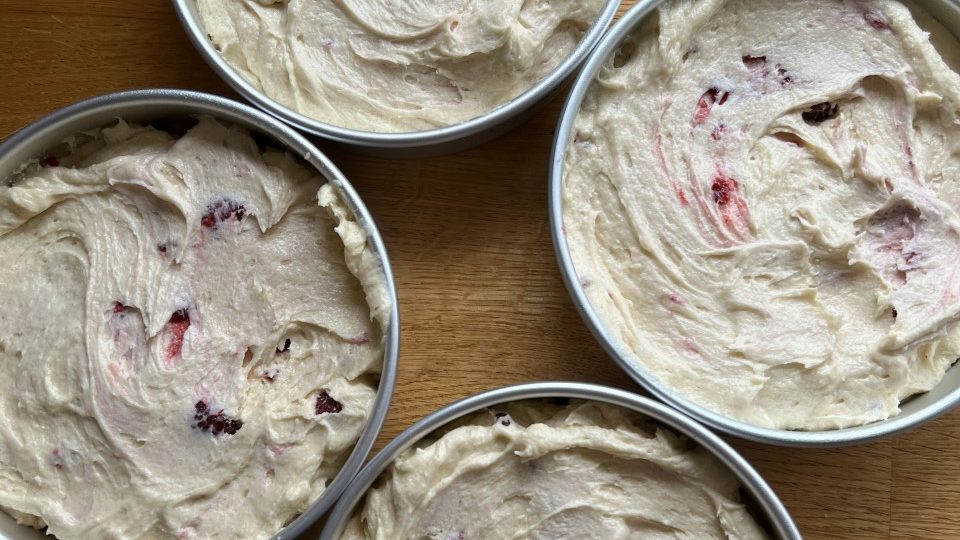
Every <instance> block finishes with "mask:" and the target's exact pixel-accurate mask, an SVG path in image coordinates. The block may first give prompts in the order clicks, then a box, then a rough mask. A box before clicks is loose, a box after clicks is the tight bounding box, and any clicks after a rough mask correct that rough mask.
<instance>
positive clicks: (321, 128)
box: [173, 0, 620, 157]
mask: <svg viewBox="0 0 960 540" xmlns="http://www.w3.org/2000/svg"><path fill="white" fill-rule="evenodd" d="M173 5H174V8H175V9H176V11H177V15H178V16H179V18H180V22H181V23H182V24H183V27H184V29H185V30H186V32H187V35H188V36H189V37H190V41H192V42H193V44H194V46H195V47H196V48H197V50H198V51H200V55H201V56H203V58H204V60H206V62H207V64H209V65H210V67H212V68H213V70H214V71H216V72H217V75H219V76H220V77H221V78H222V79H223V80H224V81H226V82H227V84H229V85H230V86H232V87H233V89H234V90H236V91H237V92H238V93H240V95H242V96H243V97H244V98H246V99H247V100H249V101H250V102H251V103H253V104H255V105H256V106H258V107H260V108H261V109H263V110H265V111H267V112H269V113H270V114H273V115H274V116H276V117H277V118H280V119H281V120H283V121H285V122H287V123H289V124H290V125H292V126H294V127H296V128H298V129H301V130H303V131H305V132H307V133H311V134H313V135H317V136H319V137H322V138H324V139H328V140H332V141H336V142H339V143H343V144H347V145H350V146H352V147H354V148H355V149H357V150H360V151H366V152H368V153H374V154H377V155H382V156H388V157H423V156H434V155H441V154H449V153H453V152H457V151H459V150H464V149H467V148H472V147H474V146H478V145H480V144H482V143H484V142H487V141H490V140H492V139H495V138H496V137H499V136H500V135H503V134H504V133H506V132H508V131H510V130H511V129H513V128H515V127H517V126H518V125H520V124H521V123H523V122H524V121H525V120H526V119H527V118H529V116H531V115H532V114H533V113H534V112H536V110H537V105H538V104H542V103H544V102H546V101H547V100H548V99H549V98H550V97H551V96H552V94H553V92H554V90H557V89H558V87H559V86H560V85H561V83H563V82H564V81H565V80H566V79H567V78H568V77H569V76H570V75H571V74H572V73H573V72H574V71H575V70H576V69H577V68H578V67H579V66H580V65H581V64H582V63H583V61H584V60H585V59H586V58H587V56H588V55H589V54H590V51H592V50H593V48H594V47H595V46H596V45H597V42H599V41H600V38H601V37H602V36H603V32H604V31H605V30H606V29H607V26H608V25H609V24H610V21H612V20H613V17H614V15H616V13H617V9H618V8H619V7H620V1H619V0H607V1H606V2H605V3H604V5H603V8H602V9H601V11H600V13H599V14H598V16H597V19H596V21H595V22H594V23H593V25H592V26H591V27H590V29H589V30H587V32H586V33H585V34H584V35H583V38H582V39H581V40H580V43H579V44H578V45H577V47H576V48H575V49H574V50H573V52H572V53H571V54H570V56H568V57H567V58H566V59H565V60H564V61H563V62H561V63H560V64H559V65H558V66H557V67H556V68H554V70H553V71H552V72H550V74H549V75H547V76H546V77H545V78H544V79H542V80H540V81H539V82H537V83H536V84H534V85H533V86H531V87H530V88H529V89H528V90H527V91H526V92H524V93H523V94H521V95H520V96H517V97H516V98H514V99H513V100H511V101H509V102H507V103H505V104H503V105H501V106H499V107H497V108H495V109H493V110H491V111H488V112H486V113H485V114H482V115H480V116H478V117H476V118H473V119H470V120H467V121H465V122H461V123H459V124H454V125H452V126H447V127H443V128H437V129H431V130H426V131H415V132H406V133H378V132H373V131H361V130H356V129H350V128H346V127H340V126H335V125H332V124H328V123H325V122H322V121H320V120H317V119H314V118H310V117H308V116H305V115H303V114H300V113H298V112H296V111H294V110H293V109H291V108H289V107H287V106H285V105H281V104H280V103H278V102H277V101H274V100H273V99H272V98H270V97H268V96H267V95H266V94H264V93H263V92H261V91H260V90H259V89H258V88H257V87H256V86H254V85H253V84H251V83H249V82H248V81H247V80H246V79H244V78H243V77H242V76H241V75H240V74H239V73H238V72H237V70H235V69H234V68H233V67H232V66H231V65H230V64H229V63H228V62H227V61H226V60H225V59H224V58H223V56H222V55H221V54H220V52H219V51H217V48H216V47H215V46H214V45H213V43H212V42H211V41H210V39H209V38H208V37H207V33H206V31H205V30H204V29H203V25H202V24H201V23H200V19H199V15H198V12H197V4H196V0H173Z"/></svg>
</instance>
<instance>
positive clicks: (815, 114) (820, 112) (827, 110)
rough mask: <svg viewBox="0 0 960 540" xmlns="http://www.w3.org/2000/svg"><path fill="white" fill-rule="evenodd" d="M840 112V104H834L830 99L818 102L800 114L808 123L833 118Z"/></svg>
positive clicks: (816, 122)
mask: <svg viewBox="0 0 960 540" xmlns="http://www.w3.org/2000/svg"><path fill="white" fill-rule="evenodd" d="M839 113H840V106H839V105H832V104H831V103H830V102H829V101H824V102H823V103H817V104H816V105H814V106H813V107H810V109H809V110H806V111H804V112H803V113H802V114H801V115H800V116H801V117H802V118H803V120H804V122H806V123H808V124H819V123H820V122H824V121H826V120H830V119H831V118H836V116H837V114H839Z"/></svg>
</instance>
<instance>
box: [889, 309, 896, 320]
mask: <svg viewBox="0 0 960 540" xmlns="http://www.w3.org/2000/svg"><path fill="white" fill-rule="evenodd" d="M890 314H891V315H893V318H894V319H896V318H897V308H890Z"/></svg>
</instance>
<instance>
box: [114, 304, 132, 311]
mask: <svg viewBox="0 0 960 540" xmlns="http://www.w3.org/2000/svg"><path fill="white" fill-rule="evenodd" d="M127 309H128V307H127V306H125V305H123V302H114V303H113V312H114V313H123V312H124V311H126V310H127Z"/></svg>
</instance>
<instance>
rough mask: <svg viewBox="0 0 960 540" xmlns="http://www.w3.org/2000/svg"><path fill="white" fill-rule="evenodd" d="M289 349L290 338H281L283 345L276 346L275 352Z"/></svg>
mask: <svg viewBox="0 0 960 540" xmlns="http://www.w3.org/2000/svg"><path fill="white" fill-rule="evenodd" d="M289 350H290V338H287V339H285V340H283V347H277V354H281V353H285V352H287V351H289Z"/></svg>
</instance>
